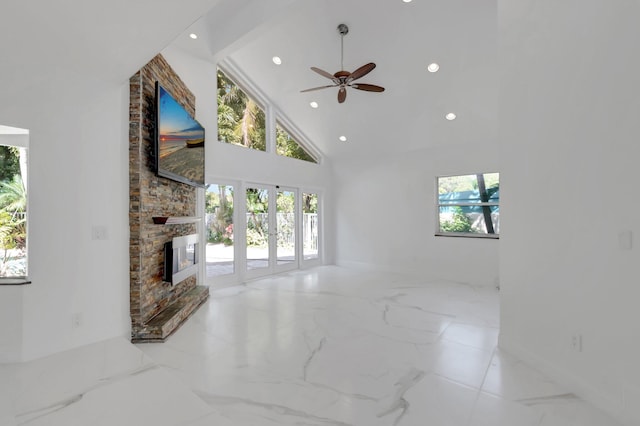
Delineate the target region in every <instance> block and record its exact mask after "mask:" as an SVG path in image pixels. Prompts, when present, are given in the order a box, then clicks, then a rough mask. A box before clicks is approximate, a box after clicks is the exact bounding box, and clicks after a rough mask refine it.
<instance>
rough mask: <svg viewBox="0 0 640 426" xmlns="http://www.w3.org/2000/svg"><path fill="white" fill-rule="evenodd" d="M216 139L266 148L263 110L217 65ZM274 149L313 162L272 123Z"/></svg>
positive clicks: (262, 149) (289, 137)
mask: <svg viewBox="0 0 640 426" xmlns="http://www.w3.org/2000/svg"><path fill="white" fill-rule="evenodd" d="M217 79H218V140H220V141H222V142H226V143H230V144H234V145H241V146H245V147H247V148H252V149H257V150H259V151H266V149H267V138H266V135H267V131H266V118H265V114H264V111H263V110H262V109H261V108H260V106H259V105H258V104H257V103H256V102H255V101H254V100H253V99H251V98H250V97H249V96H247V94H246V93H245V92H244V91H242V89H240V88H239V87H238V85H237V84H235V83H234V82H233V81H232V80H231V79H230V78H229V77H227V76H226V75H225V73H224V72H222V71H221V70H219V69H218V75H217ZM276 153H277V154H279V155H283V156H285V157H291V158H297V159H299V160H304V161H310V162H312V163H316V160H315V159H314V158H313V157H311V156H310V155H309V153H307V152H306V151H305V150H304V148H302V146H300V144H298V143H297V142H296V141H295V140H294V139H293V138H291V135H289V134H288V133H287V132H286V131H285V130H284V129H283V128H282V127H281V126H279V125H278V126H276Z"/></svg>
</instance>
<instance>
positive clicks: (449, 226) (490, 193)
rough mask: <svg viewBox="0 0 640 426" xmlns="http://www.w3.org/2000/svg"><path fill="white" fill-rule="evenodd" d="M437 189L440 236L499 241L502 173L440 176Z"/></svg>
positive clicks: (437, 232)
mask: <svg viewBox="0 0 640 426" xmlns="http://www.w3.org/2000/svg"><path fill="white" fill-rule="evenodd" d="M437 186H438V200H437V205H438V210H437V215H438V220H437V229H436V235H448V236H464V237H489V238H498V235H499V233H500V205H499V202H500V175H499V173H480V174H474V175H464V176H447V177H439V178H437Z"/></svg>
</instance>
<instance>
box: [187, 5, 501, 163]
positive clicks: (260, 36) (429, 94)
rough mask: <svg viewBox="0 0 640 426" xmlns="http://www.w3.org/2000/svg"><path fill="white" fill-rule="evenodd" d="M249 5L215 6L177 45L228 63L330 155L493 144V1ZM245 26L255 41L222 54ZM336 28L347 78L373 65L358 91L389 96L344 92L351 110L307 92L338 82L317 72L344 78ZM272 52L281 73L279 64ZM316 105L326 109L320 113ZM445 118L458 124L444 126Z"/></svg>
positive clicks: (331, 97)
mask: <svg viewBox="0 0 640 426" xmlns="http://www.w3.org/2000/svg"><path fill="white" fill-rule="evenodd" d="M234 3H236V4H237V3H238V2H237V1H235V2H234ZM241 3H243V7H238V8H237V9H236V13H237V14H233V13H232V14H229V15H226V16H221V15H220V14H219V13H218V11H216V10H215V9H214V10H213V11H212V12H211V14H210V15H209V18H208V20H207V19H203V20H202V21H201V22H198V23H196V24H195V25H194V26H193V27H192V28H190V29H189V30H188V31H186V32H185V33H184V34H183V35H182V36H181V37H179V38H178V39H177V40H176V42H175V45H176V46H179V47H180V48H182V49H186V50H190V51H192V52H194V53H195V54H198V55H200V56H202V57H207V55H208V56H209V57H210V58H213V59H214V60H215V61H228V62H231V63H232V64H233V65H235V66H236V67H237V68H238V69H240V70H241V71H242V73H243V74H244V76H245V77H246V78H248V79H249V80H250V83H252V84H253V85H254V86H256V87H259V88H260V90H261V91H262V92H263V93H264V94H265V95H266V96H267V97H268V98H269V99H271V100H272V102H273V103H274V104H275V105H276V106H277V108H278V109H279V110H280V111H281V112H282V114H284V115H285V116H286V117H287V118H289V119H290V121H291V122H293V123H295V125H296V126H297V127H298V128H299V129H300V130H301V131H302V132H303V133H304V134H305V136H306V137H308V139H309V140H311V141H312V142H313V144H314V145H315V146H316V147H317V148H318V149H319V150H320V151H322V153H323V154H325V155H327V156H328V157H331V158H345V157H362V156H365V157H366V156H380V155H387V154H389V153H392V152H399V151H412V150H419V149H425V148H431V147H437V146H442V145H448V146H451V145H464V146H471V147H472V149H479V150H482V149H486V148H487V146H486V145H487V143H492V142H493V141H494V140H495V137H496V120H497V101H496V99H497V89H498V88H497V75H496V69H497V64H496V59H497V58H496V56H497V55H496V53H497V30H498V29H497V7H496V1H495V0H413V1H412V2H409V3H405V2H403V1H402V0H385V1H375V2H372V1H369V0H321V1H306V0H301V1H291V0H290V1H273V0H272V1H260V2H258V1H253V2H252V1H244V2H241ZM256 5H260V6H259V9H260V10H258V11H256V10H255V9H256V7H255V6H256ZM225 13H227V12H226V11H225ZM243 19H246V20H247V21H248V24H247V23H245V24H244V25H246V27H247V28H245V31H246V32H247V33H246V34H243V35H242V36H239V37H237V38H234V39H233V40H232V41H231V40H227V43H228V44H229V45H230V46H231V47H230V48H226V49H224V50H223V47H222V46H219V44H220V38H221V37H222V36H223V35H224V34H230V33H233V32H234V29H237V27H238V26H242V22H243ZM225 20H226V21H225ZM229 22H230V23H229ZM340 23H345V24H347V25H348V26H349V30H350V31H349V34H347V35H346V36H345V38H344V67H345V69H346V70H347V71H353V70H355V69H356V68H357V67H359V66H361V65H363V64H365V63H367V62H375V63H376V64H377V67H376V68H375V69H374V70H373V71H372V72H371V73H370V74H368V75H367V76H365V77H363V78H362V79H361V80H360V82H362V83H371V84H376V85H381V86H384V87H385V88H386V90H385V92H383V93H369V92H363V91H358V90H348V95H347V100H346V102H345V103H343V104H339V103H338V102H337V89H334V88H330V89H324V90H321V91H315V92H309V93H300V90H302V89H307V88H311V87H316V86H322V85H326V84H330V83H331V82H330V81H329V80H327V79H325V78H324V77H322V76H320V75H318V74H316V73H314V72H312V71H311V70H310V67H312V66H315V67H318V68H321V69H323V70H326V71H328V72H330V73H334V72H336V71H339V70H340V35H339V33H338V31H337V29H336V28H337V26H338V24H340ZM216 27H217V28H219V31H216ZM192 31H193V32H204V31H206V33H205V34H204V37H200V38H199V39H198V40H195V41H194V40H191V39H189V38H188V34H189V33H190V32H192ZM216 44H218V45H216ZM199 49H204V50H199ZM221 50H222V51H221ZM203 51H204V52H208V53H202V52H203ZM275 55H277V56H279V57H281V58H282V65H280V66H276V65H274V64H273V62H272V60H271V59H272V57H273V56H275ZM432 62H437V63H438V64H440V71H439V72H437V73H434V74H432V73H429V72H428V71H427V66H428V65H429V64H430V63H432ZM311 101H316V102H318V104H319V108H317V109H312V108H311V107H310V106H309V103H310V102H311ZM448 112H454V113H455V114H456V115H457V116H458V118H457V119H456V120H455V121H453V122H449V121H447V120H445V118H444V116H445V114H446V113H448ZM341 135H345V136H347V138H348V141H347V142H346V143H345V142H340V141H339V140H338V137H339V136H341Z"/></svg>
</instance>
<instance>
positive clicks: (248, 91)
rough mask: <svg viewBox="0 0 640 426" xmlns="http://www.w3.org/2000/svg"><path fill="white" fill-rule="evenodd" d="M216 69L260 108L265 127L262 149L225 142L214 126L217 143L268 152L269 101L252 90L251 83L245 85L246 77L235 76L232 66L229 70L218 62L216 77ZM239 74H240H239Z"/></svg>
mask: <svg viewBox="0 0 640 426" xmlns="http://www.w3.org/2000/svg"><path fill="white" fill-rule="evenodd" d="M218 71H222V73H223V74H224V75H225V77H226V78H228V79H229V80H231V82H233V84H235V85H236V87H238V89H240V90H241V91H242V92H243V93H244V94H245V95H246V96H247V98H248V99H249V100H251V101H253V102H254V103H255V104H256V105H257V106H258V108H260V110H261V111H262V113H263V114H264V129H265V136H264V137H265V141H264V145H265V148H264V150H262V149H257V148H252V147H249V146H244V145H242V144H236V143H233V142H227V141H223V140H220V137H219V136H220V133H219V132H220V129H217V128H216V140H217V141H218V142H219V143H223V144H226V145H231V146H237V147H239V148H243V149H250V150H252V151H255V152H267V153H268V152H269V151H270V137H269V133H270V131H271V130H270V129H269V127H270V124H269V121H270V120H269V114H270V111H269V110H270V108H271V106H270V104H269V102H267V101H266V100H265V98H264V96H262V95H261V94H260V92H256V91H255V90H253V88H252V86H251V85H246V84H244V81H246V79H244V78H237V77H236V75H238V73H237V71H235V70H234V69H233V68H232V69H231V70H230V69H229V68H228V67H227V65H224V64H218V65H217V68H216V78H217V73H218ZM240 75H241V74H240ZM218 89H219V88H218V87H217V83H216V123H217V108H218V99H217V93H218Z"/></svg>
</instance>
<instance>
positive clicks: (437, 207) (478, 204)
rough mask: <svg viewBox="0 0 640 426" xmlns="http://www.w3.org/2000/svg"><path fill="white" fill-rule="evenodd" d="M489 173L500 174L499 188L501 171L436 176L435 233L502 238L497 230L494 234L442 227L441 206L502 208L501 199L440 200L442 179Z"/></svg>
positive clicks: (456, 236) (457, 236)
mask: <svg viewBox="0 0 640 426" xmlns="http://www.w3.org/2000/svg"><path fill="white" fill-rule="evenodd" d="M489 174H498V188H499V185H500V177H499V175H500V172H480V173H464V174H452V175H440V176H436V177H435V191H434V192H435V214H436V216H435V219H436V220H435V233H434V235H435V236H436V237H455V238H485V239H490V240H498V239H500V233H499V232H495V233H493V234H489V233H486V234H481V233H475V232H443V231H441V228H440V208H441V207H453V206H458V207H494V206H495V207H498V212H499V209H500V199H499V198H498V201H488V202H482V201H480V202H476V203H471V202H460V203H451V202H449V203H441V202H440V193H439V189H440V179H443V178H451V177H458V176H477V175H489Z"/></svg>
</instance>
